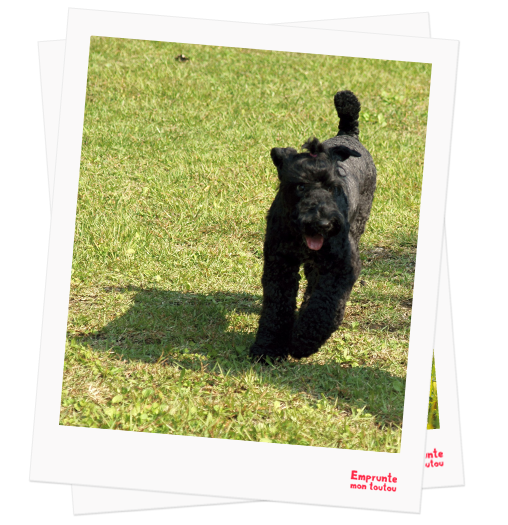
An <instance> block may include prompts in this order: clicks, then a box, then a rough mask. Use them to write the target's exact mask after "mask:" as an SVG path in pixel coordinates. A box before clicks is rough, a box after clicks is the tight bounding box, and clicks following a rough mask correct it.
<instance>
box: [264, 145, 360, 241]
mask: <svg viewBox="0 0 508 525" xmlns="http://www.w3.org/2000/svg"><path fill="white" fill-rule="evenodd" d="M303 148H304V149H306V150H307V151H306V152H303V153H298V152H297V151H296V150H295V149H294V148H273V149H272V151H271V156H272V160H273V163H274V165H275V166H276V168H277V171H278V174H279V179H280V189H279V191H280V192H281V195H282V199H283V203H284V208H285V211H286V213H287V214H288V216H289V219H290V221H291V224H292V227H293V229H294V230H297V231H298V232H299V233H300V234H301V235H302V237H303V239H304V240H305V243H306V245H307V247H308V248H309V249H310V250H314V251H317V250H320V249H321V248H322V246H323V244H324V241H325V239H326V238H329V237H331V236H333V235H335V234H337V233H338V232H339V231H341V230H344V229H345V228H347V227H348V225H349V222H348V221H349V214H350V212H349V205H350V203H349V200H350V199H349V196H348V185H347V183H346V172H345V168H344V164H343V163H344V161H345V160H347V159H348V158H349V157H360V153H358V152H356V151H354V150H352V149H350V148H348V147H346V146H342V145H339V146H332V147H329V148H326V147H325V146H324V145H323V144H322V143H320V142H319V140H318V139H316V138H314V139H312V140H309V141H308V142H306V143H305V144H304V145H303Z"/></svg>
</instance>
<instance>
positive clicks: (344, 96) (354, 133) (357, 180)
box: [323, 91, 377, 243]
mask: <svg viewBox="0 0 508 525" xmlns="http://www.w3.org/2000/svg"><path fill="white" fill-rule="evenodd" d="M334 104H335V109H336V110H337V115H338V116H339V132H338V134H337V135H336V136H335V137H333V138H331V139H328V140H326V141H324V142H323V145H324V146H325V147H326V148H330V147H335V146H339V145H343V146H346V147H348V148H350V149H352V150H354V151H357V152H358V153H360V154H361V156H360V157H355V156H351V157H349V158H348V159H347V160H346V161H345V162H344V163H343V165H342V166H341V169H342V170H343V173H342V174H343V176H344V177H345V182H346V183H347V182H349V183H350V184H353V185H356V186H357V187H358V189H359V194H360V195H359V202H358V207H357V212H356V216H355V220H354V221H353V222H352V223H351V230H350V233H351V236H352V237H353V239H354V240H355V241H356V242H357V243H358V241H359V239H360V236H361V235H362V234H363V232H364V231H365V225H366V223H367V220H368V218H369V214H370V209H371V207H372V201H373V198H374V191H375V189H376V178H377V173H376V166H375V164H374V161H373V159H372V156H371V155H370V153H369V151H368V150H367V149H366V148H365V146H364V145H363V144H362V143H361V142H360V139H359V132H360V127H359V117H360V111H361V105H360V101H359V100H358V98H357V97H356V95H355V94H354V93H353V92H352V91H338V92H337V93H336V94H335V97H334ZM348 178H349V179H352V180H351V181H348Z"/></svg>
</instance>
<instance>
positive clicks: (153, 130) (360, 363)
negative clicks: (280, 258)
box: [60, 37, 431, 452]
mask: <svg viewBox="0 0 508 525" xmlns="http://www.w3.org/2000/svg"><path fill="white" fill-rule="evenodd" d="M181 53H184V54H185V55H186V56H188V57H190V61H188V62H179V61H176V60H175V57H176V56H177V55H179V54H181ZM430 70H431V67H430V65H428V64H418V63H404V62H391V61H383V60H367V59H358V58H343V57H333V56H319V55H307V54H295V53H282V52H270V51H257V50H248V49H235V48H224V47H222V48H221V47H219V48H217V47H210V46H197V45H188V44H185V45H183V44H173V43H160V42H148V41H132V40H122V39H111V38H97V37H93V38H92V39H91V48H90V63H89V70H88V85H87V95H86V107H85V119H84V131H83V146H82V157H81V171H80V182H79V193H78V202H77V220H76V231H75V240H74V255H73V273H72V281H71V292H70V301H69V318H68V343H67V348H66V358H65V369H64V381H63V388H62V408H61V420H60V421H61V424H63V425H74V426H87V427H99V428H116V429H122V430H134V431H147V432H159V433H174V434H184V435H194V436H206V437H215V438H228V439H241V440H263V441H272V442H279V443H292V444H299V445H313V446H321V447H339V448H348V449H361V450H377V451H385V452H398V451H399V447H400V437H401V427H402V412H403V403H404V391H405V376H406V365H407V351H408V342H409V329H410V321H411V301H412V287H413V277H414V264H415V257H416V241H417V232H418V215H419V203H420V191H421V183H422V172H423V158H424V148H425V131H426V122H427V102H428V95H429V86H430ZM339 89H351V90H353V91H354V92H355V93H357V95H358V96H359V98H360V100H361V102H362V107H363V111H362V115H361V139H362V141H363V142H364V144H365V145H366V146H367V147H368V149H369V150H370V152H371V153H372V156H373V158H374V160H375V162H376V165H377V169H378V174H379V179H378V188H377V191H376V196H375V200H374V206H373V210H372V214H371V218H370V221H369V223H368V225H367V231H366V233H365V235H364V236H363V238H362V243H361V257H362V260H363V270H362V274H361V276H360V279H359V281H358V283H357V284H356V285H355V288H354V290H353V293H352V295H351V300H350V303H349V305H348V308H347V311H346V316H345V319H344V323H343V325H342V326H341V327H340V329H339V330H338V331H337V332H336V333H335V334H334V335H333V336H332V337H331V338H330V340H329V341H328V342H327V343H326V344H325V346H324V347H323V348H322V349H321V351H320V352H319V353H317V354H315V355H314V356H312V357H311V358H308V359H304V360H302V361H299V362H298V361H294V360H289V361H288V362H286V363H284V364H280V365H277V366H262V365H259V364H255V365H253V364H252V363H251V362H250V361H249V360H248V358H247V351H248V347H249V345H250V344H252V342H253V339H254V335H255V332H256V329H257V321H258V318H259V312H260V306H261V300H262V290H261V282H260V281H261V272H262V256H263V254H262V243H263V237H264V229H265V215H266V212H267V209H268V207H269V205H270V203H271V201H272V199H273V197H274V195H275V192H276V189H277V175H276V170H275V168H274V167H273V165H272V163H271V159H270V154H269V153H270V149H271V148H272V147H275V146H280V147H284V146H292V147H299V146H300V145H301V144H303V143H304V142H305V140H306V139H308V138H309V137H311V136H314V135H315V136H317V137H318V138H320V139H321V140H324V139H326V138H329V137H330V136H332V135H334V134H335V133H336V130H337V125H338V119H337V116H336V114H335V109H334V107H333V95H334V94H335V92H336V91H337V90H339ZM303 281H304V280H303ZM303 285H304V282H303V283H302V288H303ZM300 300H301V294H300Z"/></svg>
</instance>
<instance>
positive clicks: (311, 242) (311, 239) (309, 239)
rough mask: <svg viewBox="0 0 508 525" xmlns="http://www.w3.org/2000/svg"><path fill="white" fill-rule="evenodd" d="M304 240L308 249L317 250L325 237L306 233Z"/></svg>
mask: <svg viewBox="0 0 508 525" xmlns="http://www.w3.org/2000/svg"><path fill="white" fill-rule="evenodd" d="M305 241H306V243H307V246H308V247H309V249H311V250H315V251H317V250H320V249H321V248H322V246H323V242H324V241H325V238H324V237H323V236H322V235H319V234H318V235H306V236H305Z"/></svg>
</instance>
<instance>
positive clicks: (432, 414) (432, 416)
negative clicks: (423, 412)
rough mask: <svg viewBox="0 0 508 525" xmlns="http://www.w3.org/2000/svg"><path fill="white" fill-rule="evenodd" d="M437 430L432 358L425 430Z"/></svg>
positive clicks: (436, 404)
mask: <svg viewBox="0 0 508 525" xmlns="http://www.w3.org/2000/svg"><path fill="white" fill-rule="evenodd" d="M438 428H439V406H438V403H437V383H436V365H435V362H434V356H432V373H431V378H430V394H429V415H428V420H427V429H438Z"/></svg>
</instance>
